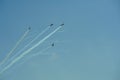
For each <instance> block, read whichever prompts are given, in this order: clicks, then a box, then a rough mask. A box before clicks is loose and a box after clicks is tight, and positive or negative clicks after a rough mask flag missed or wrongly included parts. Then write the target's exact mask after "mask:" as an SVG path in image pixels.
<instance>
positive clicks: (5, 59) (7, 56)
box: [0, 29, 30, 66]
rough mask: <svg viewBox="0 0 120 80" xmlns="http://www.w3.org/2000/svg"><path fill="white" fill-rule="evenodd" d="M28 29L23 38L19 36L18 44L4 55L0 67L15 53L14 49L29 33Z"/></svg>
mask: <svg viewBox="0 0 120 80" xmlns="http://www.w3.org/2000/svg"><path fill="white" fill-rule="evenodd" d="M29 31H30V29H28V30H27V31H26V32H25V33H24V34H23V36H21V38H20V39H19V40H18V42H17V43H16V44H15V46H14V47H13V48H12V50H11V51H10V52H9V53H8V54H7V55H6V57H5V58H4V59H3V60H2V62H1V63H0V66H1V65H2V64H4V63H5V62H6V61H7V59H8V58H9V57H10V56H11V55H12V53H13V52H14V51H15V49H16V48H17V47H18V45H19V44H20V43H21V42H22V40H23V39H24V38H25V37H26V36H27V34H28V33H29Z"/></svg>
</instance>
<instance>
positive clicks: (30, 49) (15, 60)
mask: <svg viewBox="0 0 120 80" xmlns="http://www.w3.org/2000/svg"><path fill="white" fill-rule="evenodd" d="M61 27H62V26H59V27H58V28H56V29H55V30H54V31H53V32H51V33H50V34H48V35H47V36H46V37H44V38H43V39H42V40H40V41H39V42H38V43H36V44H35V45H34V46H32V47H31V48H29V49H28V50H26V51H25V52H23V53H22V54H21V55H20V56H18V57H17V58H15V59H14V60H13V61H11V63H10V64H8V65H7V66H6V67H5V68H3V69H2V70H1V71H0V74H2V73H3V72H4V71H6V70H7V69H8V68H10V67H11V66H12V65H13V64H15V63H16V62H17V61H19V60H20V59H21V58H23V57H24V56H25V55H27V54H28V53H29V52H31V51H32V50H33V49H34V48H36V47H38V46H39V45H40V44H42V43H43V42H44V41H45V40H46V39H48V38H49V37H50V36H52V35H53V34H54V33H55V32H57V31H58V30H59V29H60V28H61Z"/></svg>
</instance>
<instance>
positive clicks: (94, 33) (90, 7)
mask: <svg viewBox="0 0 120 80" xmlns="http://www.w3.org/2000/svg"><path fill="white" fill-rule="evenodd" d="M119 3H120V1H119V0H0V28H1V29H0V47H1V49H0V60H2V59H3V58H4V57H5V55H6V54H7V53H8V52H9V51H10V49H11V48H12V47H13V46H14V45H15V43H16V42H17V41H18V39H19V38H20V37H21V35H22V34H23V33H24V32H25V30H26V29H27V26H28V25H30V26H31V28H32V29H31V31H30V33H29V35H28V36H27V38H26V40H24V41H23V43H22V44H21V45H20V46H19V48H18V50H19V49H22V48H23V47H22V46H25V45H26V43H28V42H29V40H31V39H33V38H34V36H35V35H37V34H38V33H39V32H41V31H43V30H44V29H45V28H46V26H47V25H49V24H51V23H53V24H54V27H57V26H59V25H60V24H61V23H63V22H64V23H65V25H64V27H63V28H62V29H61V30H60V31H58V32H57V33H56V34H54V35H53V36H52V37H50V38H49V39H48V40H47V41H45V42H44V43H43V44H41V46H39V47H37V49H35V51H32V52H31V53H30V55H32V54H35V53H36V52H39V51H41V50H43V49H45V48H46V47H47V46H49V45H50V44H51V43H52V42H55V47H54V48H50V49H49V50H47V51H45V52H43V53H42V54H43V55H39V56H37V57H33V58H31V59H30V60H28V61H26V58H25V59H23V60H21V61H19V62H17V63H16V65H13V66H12V67H11V68H10V69H8V70H6V72H5V73H3V74H2V76H1V79H2V80H40V79H41V80H119V79H120V77H119V73H120V69H119V67H120V59H119V57H120V54H119V52H120V49H119V48H120V37H119V35H120V27H119V26H120V23H119V21H120V15H119V14H120V6H119ZM44 36H46V35H43V36H42V37H44ZM23 61H26V62H25V63H23V64H20V63H21V62H23Z"/></svg>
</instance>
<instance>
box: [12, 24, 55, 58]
mask: <svg viewBox="0 0 120 80" xmlns="http://www.w3.org/2000/svg"><path fill="white" fill-rule="evenodd" d="M51 26H53V24H51V25H49V26H48V27H47V28H46V29H45V30H43V31H42V32H41V33H39V34H38V35H37V36H36V37H35V38H34V39H33V40H31V41H30V43H28V44H27V45H26V46H24V47H23V48H22V49H21V50H20V51H19V52H17V53H16V54H15V55H14V56H13V57H12V58H11V60H12V59H14V58H16V57H17V56H18V55H19V53H21V52H22V51H24V50H25V49H26V48H27V47H28V46H30V45H31V44H32V43H33V42H34V41H35V40H37V39H38V38H39V37H40V36H41V35H43V34H44V33H45V32H46V31H48V30H49V28H50V27H51Z"/></svg>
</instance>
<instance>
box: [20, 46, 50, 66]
mask: <svg viewBox="0 0 120 80" xmlns="http://www.w3.org/2000/svg"><path fill="white" fill-rule="evenodd" d="M50 48H51V46H48V47H47V48H45V49H43V50H42V51H40V52H37V53H35V54H32V55H30V56H28V57H27V58H25V60H24V61H22V62H21V63H20V64H19V65H21V64H23V63H25V62H26V61H28V60H30V59H31V58H33V57H36V56H38V55H40V54H42V53H44V52H45V51H47V50H48V49H50Z"/></svg>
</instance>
